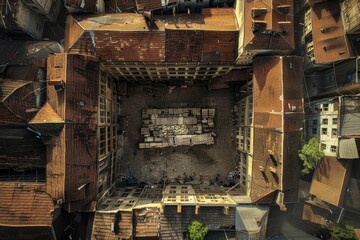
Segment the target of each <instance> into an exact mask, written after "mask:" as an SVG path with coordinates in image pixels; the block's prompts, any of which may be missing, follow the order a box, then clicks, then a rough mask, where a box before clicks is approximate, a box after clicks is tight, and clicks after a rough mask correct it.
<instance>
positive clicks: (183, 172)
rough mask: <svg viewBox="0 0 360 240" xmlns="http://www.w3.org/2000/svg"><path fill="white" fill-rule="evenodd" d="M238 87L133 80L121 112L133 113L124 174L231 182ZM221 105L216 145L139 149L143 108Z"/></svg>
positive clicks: (147, 179)
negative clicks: (209, 87) (171, 87)
mask: <svg viewBox="0 0 360 240" xmlns="http://www.w3.org/2000/svg"><path fill="white" fill-rule="evenodd" d="M232 106H233V90H232V89H224V90H211V91H208V90H207V88H206V87H205V86H189V87H188V88H186V89H182V88H175V89H174V90H173V91H172V92H171V93H169V87H168V86H165V85H162V86H157V87H151V86H144V85H129V86H128V96H127V97H126V98H124V99H123V101H122V110H121V115H122V116H127V117H128V128H127V130H126V131H125V133H124V135H125V140H124V147H123V151H122V155H121V160H120V161H121V162H120V168H121V174H122V176H126V177H127V176H133V177H135V178H136V179H137V180H138V181H140V182H146V183H147V184H155V183H160V182H161V181H162V180H163V179H164V178H165V179H166V182H173V183H174V182H178V183H184V182H187V183H192V184H209V183H214V184H219V185H223V184H227V182H228V181H227V176H228V173H229V172H231V171H234V170H235V165H236V163H235V146H234V145H233V143H232V139H233V138H232V131H233V125H232V121H231V110H232ZM180 107H200V108H201V107H203V108H205V107H207V108H215V110H216V116H215V132H216V134H217V136H216V137H215V144H214V145H210V146H206V145H204V146H202V145H198V146H192V147H187V146H185V147H184V146H183V147H170V148H164V149H139V148H138V144H139V142H140V141H141V135H140V128H141V111H142V109H144V108H180Z"/></svg>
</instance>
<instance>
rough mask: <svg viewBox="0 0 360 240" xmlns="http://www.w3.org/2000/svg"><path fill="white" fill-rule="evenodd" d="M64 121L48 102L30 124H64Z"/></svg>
mask: <svg viewBox="0 0 360 240" xmlns="http://www.w3.org/2000/svg"><path fill="white" fill-rule="evenodd" d="M63 122H64V119H62V118H61V117H60V116H59V115H58V114H57V113H56V112H55V110H54V109H53V108H52V107H51V106H50V104H49V103H48V102H47V103H45V104H44V106H43V107H42V108H41V109H40V111H39V112H38V113H37V114H36V115H35V117H34V118H33V119H31V121H30V122H29V123H30V124H42V123H63Z"/></svg>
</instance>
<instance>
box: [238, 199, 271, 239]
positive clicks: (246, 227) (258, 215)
mask: <svg viewBox="0 0 360 240" xmlns="http://www.w3.org/2000/svg"><path fill="white" fill-rule="evenodd" d="M268 212H269V207H266V206H255V205H243V206H239V207H237V208H236V231H241V232H242V231H246V232H249V233H258V232H260V231H261V229H262V228H263V227H265V226H266V225H267V216H268Z"/></svg>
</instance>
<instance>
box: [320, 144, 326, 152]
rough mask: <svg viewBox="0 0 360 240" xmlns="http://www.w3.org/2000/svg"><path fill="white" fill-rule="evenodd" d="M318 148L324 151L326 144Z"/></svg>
mask: <svg viewBox="0 0 360 240" xmlns="http://www.w3.org/2000/svg"><path fill="white" fill-rule="evenodd" d="M320 148H321V150H323V151H324V150H325V149H326V144H325V143H322V144H320Z"/></svg>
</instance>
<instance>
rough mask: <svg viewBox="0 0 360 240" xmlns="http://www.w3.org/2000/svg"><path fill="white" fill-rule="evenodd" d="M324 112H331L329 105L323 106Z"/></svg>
mask: <svg viewBox="0 0 360 240" xmlns="http://www.w3.org/2000/svg"><path fill="white" fill-rule="evenodd" d="M322 110H323V111H324V112H327V111H329V104H327V103H326V104H323V106H322Z"/></svg>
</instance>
